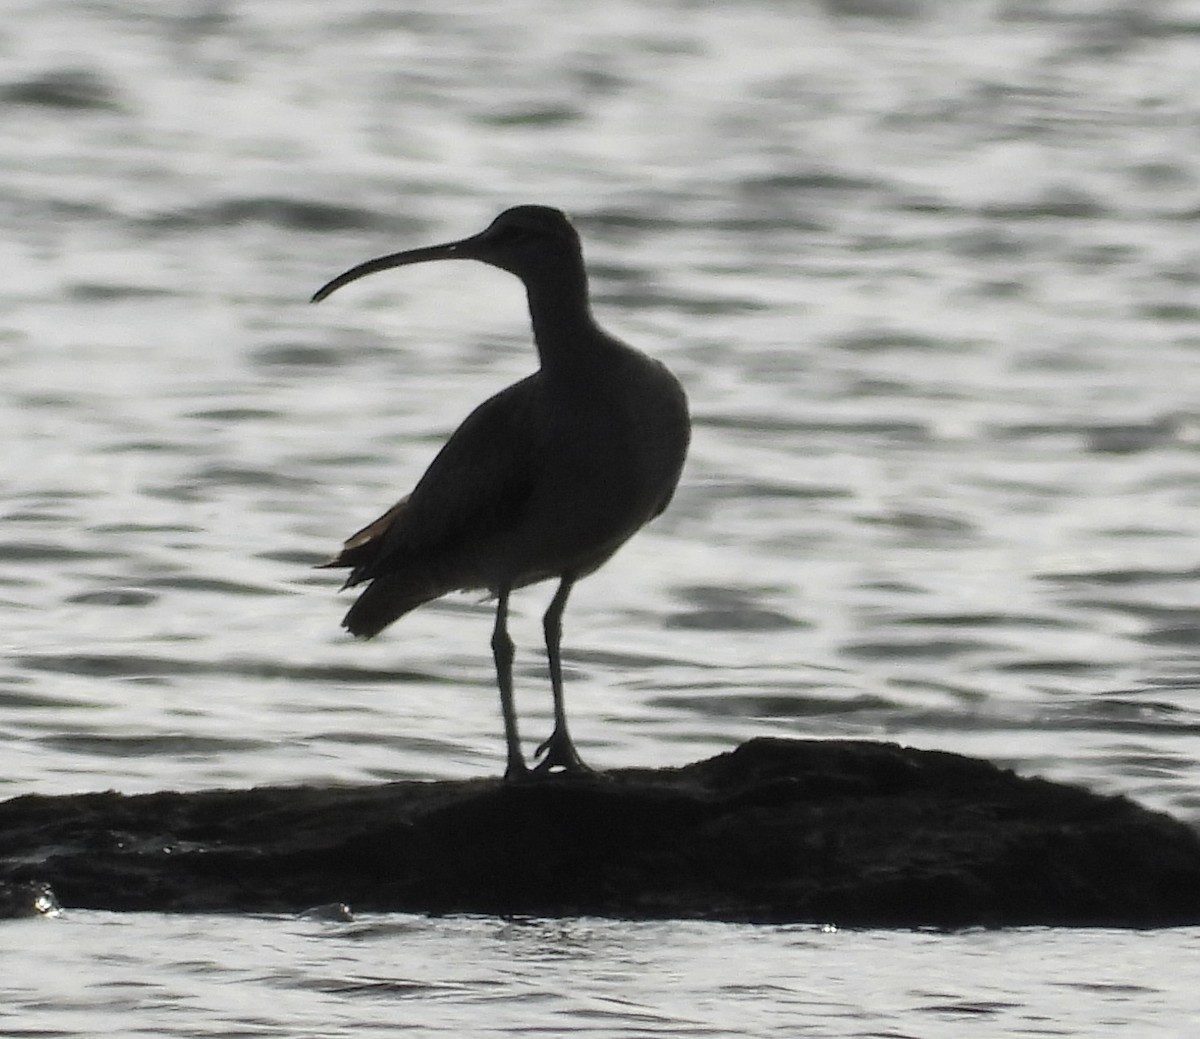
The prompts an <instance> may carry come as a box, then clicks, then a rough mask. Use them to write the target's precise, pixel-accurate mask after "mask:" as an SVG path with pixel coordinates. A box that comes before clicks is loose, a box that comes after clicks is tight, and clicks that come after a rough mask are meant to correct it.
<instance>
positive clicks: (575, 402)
mask: <svg viewBox="0 0 1200 1039" xmlns="http://www.w3.org/2000/svg"><path fill="white" fill-rule="evenodd" d="M432 260H477V261H479V262H481V263H486V264H490V265H491V266H493V267H499V268H500V269H501V270H505V271H508V272H510V273H512V274H515V275H516V276H517V277H518V278H520V279H521V281H522V282H523V283H524V285H525V290H526V295H527V297H528V301H529V312H530V317H531V318H532V323H533V336H534V342H535V345H536V346H537V352H538V359H539V362H540V366H539V368H538V370H537V371H536V372H534V373H533V374H532V375H529V376H527V377H526V378H524V379H522V380H520V381H519V382H517V383H514V384H513V385H511V386H509V387H508V388H507V389H504V390H501V391H500V392H499V393H497V394H496V395H495V396H493V397H491V398H489V399H488V400H486V401H484V402H483V403H482V404H480V405H479V407H477V408H476V409H475V410H474V411H473V412H471V414H470V415H468V416H467V418H466V420H465V421H464V422H463V423H462V425H460V426H459V427H458V429H457V430H455V432H454V433H453V435H452V436H451V437H450V439H449V440H447V441H446V443H445V445H444V446H443V447H442V449H441V450H440V451H439V452H438V454H437V456H436V457H435V458H434V460H433V462H432V463H431V464H430V466H429V468H428V469H427V470H426V472H425V474H424V475H423V476H422V477H421V479H420V480H419V481H418V482H417V484H416V486H415V487H414V488H413V490H412V492H411V493H410V494H409V495H408V496H407V497H404V498H402V499H401V500H400V501H399V502H397V503H396V504H395V505H393V506H392V507H391V508H390V509H388V511H387V512H385V513H384V514H383V515H382V516H381V517H379V519H377V520H375V521H374V522H373V523H370V524H368V525H367V526H366V527H364V528H363V529H362V530H360V531H358V532H357V533H356V534H354V535H353V536H352V537H351V538H350V539H349V540H347V541H346V543H345V544H344V546H343V547H342V549H341V551H340V552H339V553H338V555H337V556H336V557H335V558H333V559H332V560H330V561H329V562H328V563H326V564H324V565H325V566H328V567H347V568H349V570H350V575H349V577H348V578H347V579H346V583H345V585H343V588H352V587H356V586H359V585H364V584H365V585H366V587H365V589H364V590H363V592H362V593H361V594H360V595H359V597H358V600H357V601H356V602H355V603H354V605H353V606H352V607H351V608H350V611H349V612H348V613H347V614H346V616H345V619H344V620H343V622H342V623H343V626H344V627H345V628H347V629H348V630H349V631H350V632H351V633H352V634H354V635H358V636H363V637H370V636H372V635H376V634H378V633H379V632H380V631H382V630H383V629H384V628H386V627H387V626H388V625H389V624H391V623H392V622H394V621H396V620H397V619H399V618H400V617H402V616H404V614H406V613H408V612H409V611H410V610H412V609H414V608H415V607H417V606H420V605H421V604H422V603H425V602H429V601H430V600H432V599H437V598H438V597H440V596H442V595H445V594H447V593H448V592H452V591H457V590H472V589H485V590H487V591H490V592H491V593H493V594H494V595H495V597H496V618H495V627H494V629H493V633H492V652H493V656H494V659H495V665H496V680H497V684H498V686H499V689H500V705H501V712H502V715H503V720H504V735H505V743H506V749H507V766H506V769H505V773H504V775H505V778H506V779H519V778H522V777H525V776H528V775H529V774H530V769H529V767H528V766H527V765H526V763H525V758H524V755H523V754H522V751H521V744H520V739H519V736H518V732H517V714H516V708H515V706H514V703H513V677H512V665H513V643H512V640H511V639H510V637H509V635H508V602H509V595H510V593H511V592H512V591H513V590H514V589H516V588H521V587H523V586H525V585H530V584H534V583H536V582H539V581H544V580H548V579H550V578H557V579H558V582H559V584H558V589H557V591H556V592H555V594H554V597H553V599H552V600H551V601H550V605H549V607H548V609H547V610H546V613H545V616H544V618H543V626H544V630H545V637H546V653H547V656H548V660H549V670H550V684H551V690H552V694H553V702H554V729H553V732H552V734H551V735H550V737H549V739H547V740H546V741H545V742H544V743H542V744H541V746H539V747H538V749H537V752H536V755H535V758H541V760H540V762H539V763H538V765H537V767H536V768H535V769H534V770H533V771H535V772H551V771H568V772H574V771H587V770H588V769H587V766H586V765H585V764H584V763H583V761H582V760H581V759H580V757H579V754H578V752H577V751H576V749H575V746H574V744H573V743H572V741H571V737H570V734H569V732H568V730H567V719H566V711H565V708H564V704H563V681H562V658H561V648H560V647H561V641H562V616H563V610H564V609H565V607H566V604H567V598H568V596H569V595H570V594H571V590H572V588H573V587H574V586H575V583H576V582H577V581H579V580H580V578H583V577H585V576H587V575H588V574H590V573H592V572H594V571H595V570H596V569H597V568H598V567H600V566H601V565H602V564H603V563H604V562H605V561H606V560H607V559H608V558H609V557H610V556H611V555H612V554H613V553H614V552H615V551H616V550H617V549H618V548H619V547H620V546H621V545H622V544H623V543H624V542H625V541H626V540H628V539H629V538H630V537H631V536H632V535H633V534H634V533H635V532H637V531H638V530H639V529H640V528H641V527H642V526H643V525H644V524H646V523H647V522H648V521H649V520H651V519H653V518H654V517H655V516H657V515H658V514H659V513H661V512H662V511H663V510H664V509H665V508H666V507H667V504H668V503H669V502H670V501H671V497H672V495H673V494H674V492H675V488H676V485H677V483H678V481H679V475H680V472H681V470H682V468H683V463H684V458H685V456H686V454H687V449H688V442H689V439H690V435H691V422H690V420H689V417H688V405H687V397H686V396H685V394H684V391H683V388H682V387H681V386H680V384H679V382H678V380H677V379H676V378H675V376H674V375H672V374H671V372H670V371H669V370H668V369H667V368H666V367H665V366H664V365H662V364H661V363H660V362H658V361H656V360H653V359H652V358H650V357H648V356H646V355H645V354H643V353H641V352H640V351H638V350H635V349H633V348H632V347H630V346H628V345H626V344H625V343H623V342H621V341H620V340H619V339H616V338H614V337H613V336H611V335H609V334H608V333H607V332H605V331H604V330H603V329H601V328H600V327H599V325H597V324H596V321H595V319H594V318H593V317H592V311H591V305H590V301H589V297H588V286H587V274H586V271H585V269H584V262H583V251H582V247H581V245H580V241H579V235H578V234H577V233H576V231H575V228H574V227H573V226H572V225H571V223H570V221H569V220H568V219H567V218H566V216H565V215H564V214H563V213H561V212H560V211H559V210H557V209H552V208H549V207H546V206H517V207H515V208H513V209H508V210H505V211H504V212H503V213H501V214H500V215H499V216H498V217H496V219H495V220H493V221H492V223H491V224H490V225H489V226H488V227H487V228H486V229H485V230H483V231H481V232H480V233H479V234H476V235H472V236H471V237H469V238H463V239H461V240H459V241H455V242H449V243H446V244H444V245H434V246H428V247H425V248H420V249H411V250H407V251H405V252H398V253H393V254H391V255H388V256H382V257H379V258H378V259H374V260H369V261H367V262H366V263H363V264H360V265H358V266H356V267H353V268H351V269H350V270H348V271H346V272H345V273H343V274H340V275H339V276H338V277H336V278H334V279H333V280H332V281H330V282H328V283H327V284H326V285H324V286H323V287H322V288H321V289H319V290H318V291H317V292H316V293H315V294H314V296H313V301H314V302H316V301H318V300H322V299H324V298H325V297H326V296H328V295H329V294H330V293H332V292H334V291H335V290H337V289H339V288H341V287H342V286H343V285H346V284H348V283H349V282H351V281H354V280H356V279H358V278H361V277H364V276H365V275H368V274H373V273H375V272H377V271H383V270H388V269H390V268H393V267H401V266H405V265H408V264H414V263H425V262H428V261H432Z"/></svg>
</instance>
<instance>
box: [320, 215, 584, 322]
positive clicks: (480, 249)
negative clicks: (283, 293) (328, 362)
mask: <svg viewBox="0 0 1200 1039" xmlns="http://www.w3.org/2000/svg"><path fill="white" fill-rule="evenodd" d="M431 260H478V261H479V262H480V263H486V264H489V265H491V266H492V267H499V268H500V269H501V270H505V271H508V272H509V273H510V274H515V275H516V276H517V277H518V278H520V279H521V280H522V281H526V280H527V279H529V278H536V277H538V275H539V272H540V271H545V272H546V273H551V272H554V271H556V270H562V269H563V268H564V267H565V266H569V267H572V268H579V269H582V264H583V259H582V251H581V247H580V244H579V235H578V233H577V232H576V231H575V228H574V227H572V226H571V222H570V221H569V220H568V219H567V217H566V214H564V213H563V212H562V211H561V210H558V209H552V208H551V207H550V206H514V207H513V208H512V209H506V210H505V211H504V212H503V213H501V214H500V215H499V216H498V217H496V219H495V220H493V221H492V222H491V223H490V224H489V225H488V226H487V227H486V228H484V229H483V230H482V231H480V232H479V233H478V234H475V235H471V236H470V237H469V238H462V239H459V240H458V241H456V242H446V243H445V244H443V245H429V246H425V247H423V248H420V249H408V250H405V251H404V252H399V253H392V254H390V255H388V256H380V257H378V258H377V259H374V260H368V261H367V262H366V263H360V264H359V265H358V266H357V267H351V268H350V270H348V271H346V272H345V273H343V274H339V275H338V276H337V277H336V278H334V279H333V280H332V281H330V282H327V283H326V284H325V285H323V286H322V287H321V288H319V289H318V290H317V291H316V293H315V294H314V295H313V302H317V301H319V300H323V299H324V298H325V297H326V296H328V295H330V293H333V292H336V291H337V290H338V289H340V288H341V287H342V286H343V285H346V284H348V283H349V282H352V281H356V280H357V279H359V278H362V277H365V276H366V275H368V274H374V273H376V272H377V271H385V270H390V269H391V268H392V267H405V266H407V265H409V264H413V263H426V262H428V261H431Z"/></svg>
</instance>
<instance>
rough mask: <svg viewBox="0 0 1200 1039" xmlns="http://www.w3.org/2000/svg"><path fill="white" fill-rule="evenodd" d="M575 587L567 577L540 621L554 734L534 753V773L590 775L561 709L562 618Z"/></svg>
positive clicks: (565, 713)
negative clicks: (540, 758)
mask: <svg viewBox="0 0 1200 1039" xmlns="http://www.w3.org/2000/svg"><path fill="white" fill-rule="evenodd" d="M574 585H575V578H574V577H573V576H572V575H570V574H566V575H564V576H563V579H562V582H561V583H560V584H559V586H558V591H557V592H555V593H554V598H553V599H551V600H550V606H549V608H548V609H547V610H546V615H545V617H543V618H542V627H543V629H544V630H545V632H546V656H547V657H548V658H549V661H550V688H551V690H552V691H553V693H554V731H553V732H552V733H551V734H550V738H549V739H548V740H546V742H545V743H543V744H542V745H541V746H540V747H538V749H537V755H536V756H537V757H542V755H543V754H545V757H544V758H542V760H541V761H540V762H539V763H538V765H537V767H536V768H535V769H534V771H535V772H549V771H551V770H553V769H556V768H561V769H562V770H563V771H565V772H590V771H591V769H589V768H588V767H587V765H585V764H584V763H583V761H582V760H581V759H580V757H579V753H578V752H577V751H576V750H575V744H573V743H572V742H571V736H570V734H569V733H568V732H567V712H566V709H565V707H564V706H563V681H562V654H561V652H560V647H561V645H562V615H563V610H564V609H566V606H567V596H569V595H570V594H571V589H572V588H573V587H574Z"/></svg>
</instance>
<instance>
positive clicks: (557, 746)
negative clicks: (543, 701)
mask: <svg viewBox="0 0 1200 1039" xmlns="http://www.w3.org/2000/svg"><path fill="white" fill-rule="evenodd" d="M543 755H545V757H543ZM533 756H534V757H535V758H542V760H541V761H539V762H538V763H537V764H536V765H535V766H534V767H533V771H534V772H535V773H537V774H538V775H545V774H546V773H559V772H572V773H576V774H579V773H591V772H592V771H593V770H592V769H591V768H589V767H588V766H587V765H586V764H584V761H583V759H582V758H581V757H580V756H579V752H578V751H577V750H576V749H575V744H574V743H572V742H571V737H570V736H568V735H567V732H566V730H565V729H555V730H554V732H552V733H551V734H550V738H549V739H548V740H546V741H545V743H543V744H542V745H541V746H539V747H538V749H537V750H536V751H534V755H533Z"/></svg>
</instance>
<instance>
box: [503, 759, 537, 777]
mask: <svg viewBox="0 0 1200 1039" xmlns="http://www.w3.org/2000/svg"><path fill="white" fill-rule="evenodd" d="M532 775H533V773H532V772H530V771H529V766H528V765H526V764H525V759H524V758H521V757H515V758H513V757H510V758H509V759H508V766H507V767H506V768H505V769H504V782H506V783H520V782H521V781H522V780H525V779H528V778H529V777H530V776H532Z"/></svg>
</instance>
